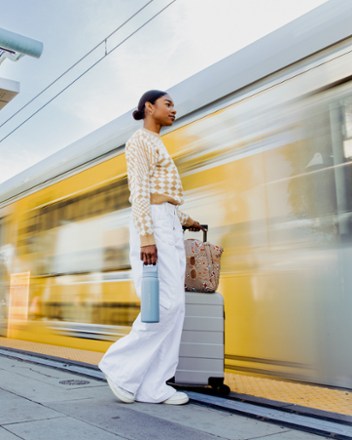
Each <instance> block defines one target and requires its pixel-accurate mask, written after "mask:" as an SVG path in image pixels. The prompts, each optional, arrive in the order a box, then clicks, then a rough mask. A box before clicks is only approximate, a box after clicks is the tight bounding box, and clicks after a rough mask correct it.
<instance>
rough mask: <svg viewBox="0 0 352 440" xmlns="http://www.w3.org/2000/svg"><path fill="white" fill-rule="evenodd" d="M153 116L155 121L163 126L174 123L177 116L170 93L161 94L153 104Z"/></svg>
mask: <svg viewBox="0 0 352 440" xmlns="http://www.w3.org/2000/svg"><path fill="white" fill-rule="evenodd" d="M151 116H152V118H153V119H154V120H155V122H157V123H158V124H160V125H161V126H163V127H164V126H169V125H172V124H173V122H174V120H175V118H176V110H175V107H174V102H173V100H172V99H171V98H170V96H169V95H164V96H161V97H160V98H158V99H157V100H156V101H155V103H154V104H152V111H151Z"/></svg>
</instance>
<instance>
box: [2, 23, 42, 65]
mask: <svg viewBox="0 0 352 440" xmlns="http://www.w3.org/2000/svg"><path fill="white" fill-rule="evenodd" d="M0 48H3V49H5V50H8V51H11V52H19V53H20V54H23V55H29V56H31V57H35V58H39V57H40V55H41V54H42V52H43V43H42V42H41V41H37V40H33V39H32V38H28V37H24V36H23V35H19V34H15V33H14V32H10V31H7V30H6V29H2V28H0Z"/></svg>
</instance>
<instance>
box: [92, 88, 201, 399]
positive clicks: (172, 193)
mask: <svg viewBox="0 0 352 440" xmlns="http://www.w3.org/2000/svg"><path fill="white" fill-rule="evenodd" d="M175 115H176V110H175V108H174V103H173V101H172V99H171V98H170V96H169V95H168V94H167V93H166V92H162V91H160V90H150V91H148V92H146V93H145V94H144V95H143V96H142V97H141V99H140V101H139V104H138V109H137V110H135V111H134V112H133V117H134V119H136V120H141V119H143V120H144V127H143V128H140V129H139V130H137V131H136V132H135V133H134V134H133V135H132V137H131V138H130V139H129V140H128V142H127V144H126V160H127V173H128V185H129V189H130V202H131V204H132V219H131V224H130V261H131V266H132V276H133V280H134V284H135V288H136V292H137V295H138V296H139V297H140V296H141V279H142V271H143V264H156V263H157V264H158V275H159V290H160V322H159V323H156V324H146V323H142V322H141V318H140V315H138V317H137V318H136V320H135V322H134V323H133V326H132V329H131V332H130V333H129V335H127V336H125V337H124V338H122V339H119V340H118V341H117V342H115V343H114V344H113V345H111V347H110V348H109V349H108V351H107V352H106V354H105V355H104V357H103V358H102V360H101V361H100V363H99V368H100V369H101V370H102V371H103V373H104V374H105V376H106V378H107V381H108V384H109V386H110V388H111V390H112V392H113V393H114V394H115V396H116V397H118V399H119V400H121V401H122V402H125V403H132V402H134V401H135V400H136V401H139V402H149V403H161V402H163V403H166V404H170V405H182V404H185V403H187V402H188V400H189V399H188V396H187V394H185V393H183V392H177V391H176V390H175V389H174V388H172V387H171V386H169V385H167V384H166V381H167V380H168V379H171V378H172V377H173V376H174V374H175V371H176V367H177V364H178V354H179V347H180V340H181V333H182V327H183V320H184V313H185V296H184V277H185V251H184V244H183V234H182V226H185V227H187V228H189V229H190V230H195V231H199V230H200V229H202V228H201V226H200V224H199V223H198V222H197V221H194V220H193V219H191V218H190V217H189V216H188V215H186V214H184V213H182V212H181V211H180V210H179V209H178V207H179V205H181V204H182V203H183V193H182V191H183V190H182V184H181V180H180V176H179V174H178V171H177V168H176V166H175V164H174V162H173V160H172V159H171V157H170V156H169V154H168V152H167V150H166V148H165V146H164V144H163V142H162V140H161V138H160V135H159V133H160V130H161V128H162V127H165V126H170V125H172V124H173V122H174V120H175Z"/></svg>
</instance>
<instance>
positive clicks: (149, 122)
mask: <svg viewBox="0 0 352 440" xmlns="http://www.w3.org/2000/svg"><path fill="white" fill-rule="evenodd" d="M143 127H144V128H145V129H146V130H149V131H153V132H154V133H156V134H160V130H161V125H160V124H158V123H157V122H155V121H154V120H153V119H145V120H144V125H143Z"/></svg>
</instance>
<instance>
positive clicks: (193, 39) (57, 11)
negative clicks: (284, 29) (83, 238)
mask: <svg viewBox="0 0 352 440" xmlns="http://www.w3.org/2000/svg"><path fill="white" fill-rule="evenodd" d="M148 1H149V0H0V11H1V15H0V27H1V28H4V29H6V30H9V31H12V32H15V33H18V34H21V35H24V36H27V37H30V38H34V39H36V40H39V41H42V42H43V43H44V51H43V54H42V56H41V57H40V58H39V59H36V58H32V57H29V56H25V57H23V58H21V59H20V60H18V61H17V62H13V61H10V60H5V61H4V62H3V63H2V64H0V78H6V79H10V80H14V81H19V82H20V88H21V89H20V93H19V94H18V95H17V96H16V97H15V98H14V99H13V100H12V101H10V103H9V104H7V105H6V106H5V107H4V108H3V109H2V110H1V111H0V125H1V124H3V123H4V122H5V121H6V120H7V119H8V118H10V117H11V116H12V115H13V114H14V113H15V112H16V111H17V110H19V109H20V108H21V107H22V106H23V105H24V104H26V103H27V102H28V101H30V100H31V99H32V98H33V97H35V96H36V95H37V94H38V93H39V92H40V91H42V90H43V89H44V88H45V87H46V86H47V85H49V84H50V83H51V82H52V81H54V80H55V79H56V78H58V77H59V76H60V75H61V74H62V73H63V72H64V71H65V70H67V69H68V68H69V67H70V66H72V65H73V64H74V63H76V62H77V61H78V60H79V59H80V58H81V57H82V56H83V55H85V54H86V53H87V52H89V51H90V50H91V49H92V48H93V47H94V46H96V45H97V44H98V43H99V42H101V41H103V40H104V39H105V38H106V37H107V36H108V35H109V34H110V33H111V32H113V31H114V30H115V29H116V28H118V27H119V26H120V25H121V24H123V23H124V22H125V21H126V20H127V19H128V18H129V17H130V16H131V15H132V14H134V13H135V12H136V11H138V10H139V9H140V8H142V7H143V6H144V5H145V4H147V3H148ZM325 1H326V0H175V1H172V0H153V1H152V2H151V3H150V4H148V6H147V7H146V8H144V9H143V11H141V12H140V13H139V14H138V15H136V16H135V17H134V18H133V19H132V20H131V21H130V22H129V23H128V24H127V25H126V26H123V27H122V28H121V29H120V31H119V32H117V33H116V34H115V35H114V36H113V37H111V38H109V39H108V40H107V41H108V42H107V48H108V50H110V49H112V48H113V47H114V46H116V45H117V44H119V43H121V42H122V41H123V40H124V39H125V38H127V37H128V36H129V35H130V34H131V33H132V32H134V31H135V30H136V29H137V28H138V27H139V26H141V25H142V24H143V23H145V22H146V21H147V20H148V19H149V18H151V17H152V16H153V15H154V14H156V13H157V12H158V11H160V10H161V9H163V8H164V7H166V6H167V5H169V4H170V3H171V4H170V6H168V7H167V8H166V9H165V10H164V11H163V12H162V13H161V14H160V15H158V16H157V17H156V18H155V19H153V20H152V21H151V22H150V23H148V24H147V25H146V26H144V27H143V28H142V29H140V30H139V31H137V32H136V33H135V34H134V35H133V36H132V37H130V38H128V39H127V40H126V41H125V42H124V43H122V44H121V45H120V47H118V48H117V49H116V50H114V51H113V52H111V53H110V54H109V55H108V56H106V57H104V58H103V60H102V61H100V62H99V63H98V64H97V65H96V66H95V67H94V68H92V69H91V70H90V71H89V72H88V73H86V74H85V75H84V76H82V77H81V78H80V79H78V80H77V81H76V82H75V83H74V84H73V85H72V86H71V87H69V88H67V89H66V90H65V91H64V92H63V93H62V94H61V95H60V96H58V97H57V98H56V99H54V100H53V101H52V102H51V103H50V104H48V105H47V106H46V107H45V108H44V109H42V110H41V111H39V112H38V113H37V114H36V115H35V116H33V117H32V118H31V119H30V120H29V121H28V122H26V123H25V124H24V125H22V126H21V127H20V128H18V129H17V130H16V131H15V132H14V133H12V134H11V135H10V136H8V137H7V138H6V139H5V140H3V141H0V183H1V182H3V181H5V180H7V179H9V178H11V177H13V176H15V175H16V174H18V173H20V172H21V171H23V170H25V169H26V168H28V167H30V166H31V165H33V164H35V163H37V162H39V161H40V160H42V159H44V158H45V157H47V156H49V155H51V154H53V153H55V152H56V151H58V150H60V149H61V148H64V147H66V146H68V145H70V144H71V143H73V142H74V141H76V140H78V139H80V138H81V137H83V136H85V135H87V134H89V133H90V132H92V131H94V130H96V129H97V128H99V127H101V126H103V125H104V124H106V123H108V122H110V121H111V120H112V119H115V118H117V117H118V116H120V115H122V114H124V113H126V112H127V111H130V110H131V109H133V108H135V107H136V105H137V103H138V100H139V97H140V96H141V95H142V94H143V93H144V91H146V90H148V89H154V88H157V89H166V90H167V89H168V88H170V87H172V86H173V85H175V84H177V83H179V82H181V81H183V80H184V79H186V78H188V77H189V76H191V75H193V74H195V73H197V72H198V71H200V70H203V69H205V68H206V67H208V66H209V65H211V64H213V63H215V62H217V61H219V60H221V59H223V58H225V57H226V56H228V55H231V54H232V53H234V52H236V51H238V50H239V49H241V48H243V47H245V46H247V45H248V44H250V43H252V42H254V41H255V40H257V39H259V38H261V37H263V36H264V35H266V34H268V33H270V32H272V31H273V30H275V29H277V28H279V27H281V26H283V25H285V24H286V23H288V22H290V21H292V20H294V19H295V18H297V17H299V16H301V15H303V14H305V13H306V12H309V11H310V10H312V9H314V8H316V7H318V6H320V5H321V4H323V3H325ZM332 1H339V0H332ZM103 55H104V46H103V45H101V46H100V47H99V48H98V49H96V50H95V51H94V52H92V54H91V55H89V57H88V58H87V59H85V60H84V61H83V62H81V63H80V64H79V65H77V66H76V67H75V68H74V69H72V70H71V71H70V72H69V73H68V74H67V75H65V76H64V77H63V78H61V79H60V80H59V81H58V82H57V83H56V84H55V85H54V86H52V87H50V88H49V89H48V90H47V91H46V92H45V93H43V94H42V95H41V96H40V97H39V98H38V99H36V100H35V101H33V102H32V103H31V104H30V105H28V106H27V107H26V108H25V109H24V110H23V111H21V112H20V113H19V114H18V115H16V116H15V117H14V118H13V119H11V120H10V121H9V122H7V123H6V124H5V125H3V126H2V127H1V128H0V139H3V138H4V137H5V136H6V135H7V134H8V133H10V132H11V131H12V130H13V129H15V128H16V127H17V126H18V125H20V124H21V123H22V122H23V121H24V120H25V119H27V118H28V117H29V116H30V115H31V114H33V113H34V112H35V111H36V110H38V109H39V107H41V106H42V105H43V104H45V103H46V102H48V101H49V100H50V99H51V98H52V97H53V96H54V95H56V94H57V93H58V92H60V91H61V90H63V89H64V88H65V87H66V86H67V85H68V84H69V83H70V82H72V81H73V80H74V79H75V78H77V77H78V76H79V75H81V74H82V73H83V72H84V71H85V70H86V69H87V68H88V67H90V66H91V65H92V64H93V63H94V62H95V61H97V60H98V59H99V58H101V57H103ZM176 107H177V102H176Z"/></svg>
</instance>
